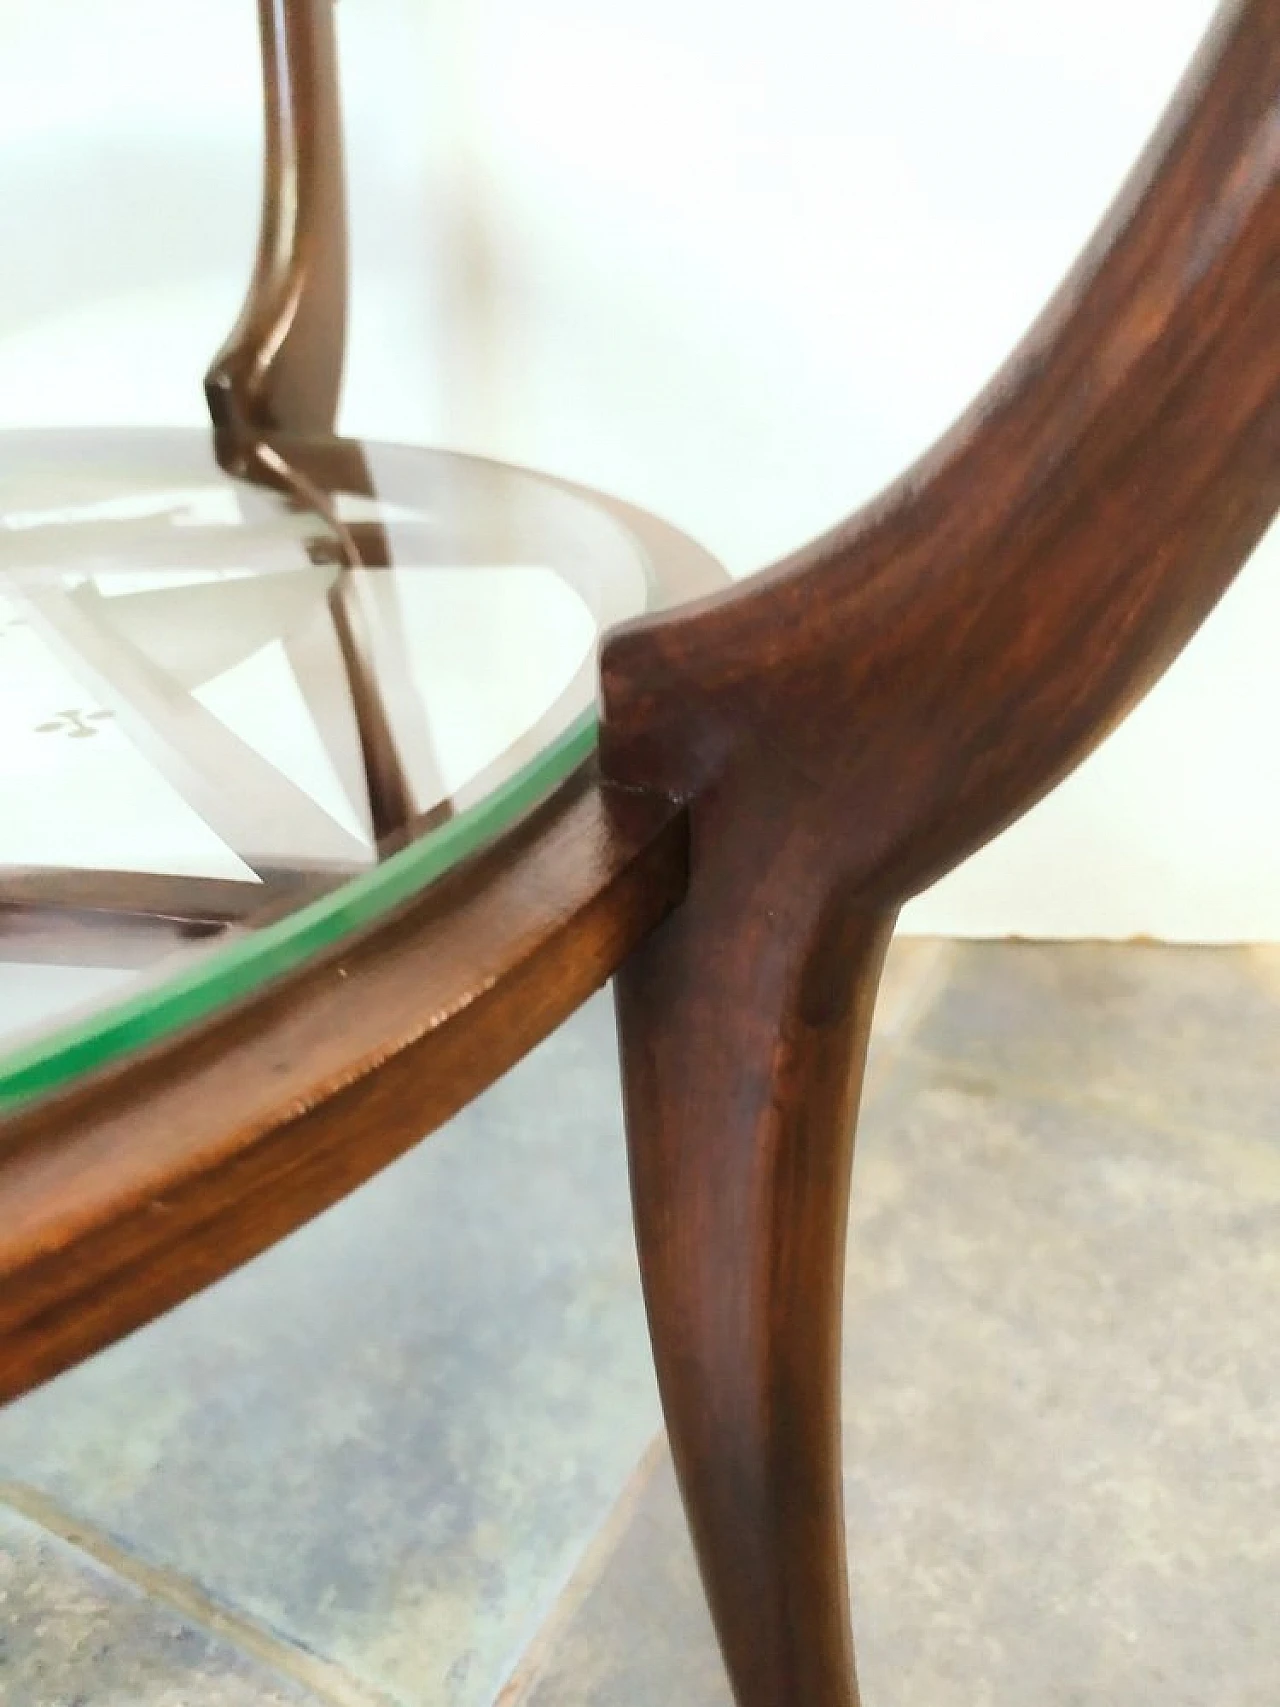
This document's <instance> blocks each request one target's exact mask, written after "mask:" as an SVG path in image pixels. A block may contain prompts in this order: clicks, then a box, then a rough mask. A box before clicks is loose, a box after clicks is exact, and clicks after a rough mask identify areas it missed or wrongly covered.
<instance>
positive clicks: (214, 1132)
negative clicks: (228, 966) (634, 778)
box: [0, 773, 685, 1400]
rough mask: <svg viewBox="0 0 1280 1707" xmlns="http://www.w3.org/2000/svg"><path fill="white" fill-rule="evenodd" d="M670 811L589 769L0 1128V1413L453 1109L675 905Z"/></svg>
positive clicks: (553, 1022) (277, 1233) (680, 866)
mask: <svg viewBox="0 0 1280 1707" xmlns="http://www.w3.org/2000/svg"><path fill="white" fill-rule="evenodd" d="M684 832H685V825H684V820H683V814H682V813H681V812H680V811H679V810H678V809H676V808H675V807H673V806H672V805H671V804H670V803H669V802H666V801H661V800H657V799H654V798H643V799H642V798H637V797H635V796H632V795H629V794H627V793H624V792H622V791H618V790H612V789H608V788H603V787H601V786H600V785H599V784H598V783H597V782H595V781H593V780H592V778H591V777H590V776H589V775H586V774H583V773H579V774H578V775H577V776H576V777H575V778H574V779H572V780H571V781H570V782H569V783H568V784H566V785H565V787H564V788H563V789H562V790H561V791H559V792H558V793H557V795H556V796H555V797H554V798H553V799H552V800H551V801H549V802H548V803H547V804H546V805H545V806H544V807H543V808H542V809H541V810H540V811H539V812H537V813H535V814H534V815H533V816H532V817H531V818H530V819H528V820H527V821H526V822H525V823H523V824H522V825H521V826H519V827H518V828H517V829H516V830H514V831H513V832H511V833H510V834H508V835H507V836H506V837H504V838H503V839H502V840H501V841H500V842H499V843H498V844H496V845H495V846H494V847H493V848H492V849H491V850H490V851H489V852H488V853H486V854H485V855H484V856H483V857H480V858H478V859H475V860H473V861H472V862H470V863H469V864H468V865H466V866H465V867H462V868H459V870H458V871H456V872H454V873H453V874H451V875H450V876H449V877H447V878H445V879H443V880H442V881H441V882H440V883H438V884H436V885H434V886H432V887H431V888H430V889H429V890H427V891H426V892H425V893H424V894H423V895H422V896H420V897H419V898H418V899H417V900H415V901H414V902H412V903H411V904H410V905H408V906H406V907H405V908H403V909H401V910H400V911H399V912H398V913H397V914H396V915H394V916H393V917H390V918H388V919H384V920H380V921H378V923H377V925H376V926H374V927H373V928H371V929H369V930H368V931H366V932H365V933H364V934H363V935H362V936H361V937H359V938H355V939H353V940H351V941H350V942H348V943H345V944H343V945H341V946H340V947H339V948H338V949H337V950H335V951H334V952H332V953H330V954H328V955H326V956H325V957H323V958H322V959H321V960H318V961H317V962H315V963H313V964H311V965H309V966H308V967H306V968H305V969H303V971H302V972H301V973H300V974H298V975H295V976H293V977H290V978H287V979H283V980H280V981H278V982H277V983H276V984H274V985H271V986H270V987H268V988H266V989H264V990H262V991H261V992H259V993H258V994H256V995H255V996H254V997H252V998H251V999H247V1000H246V1001H244V1002H243V1003H242V1004H241V1005H240V1006H239V1007H238V1008H236V1009H235V1010H233V1011H229V1012H227V1013H226V1014H224V1015H223V1016H221V1017H220V1018H219V1019H218V1020H216V1021H215V1022H213V1023H210V1024H207V1025H205V1026H203V1027H201V1028H199V1029H196V1030H192V1031H190V1032H187V1033H184V1034H182V1035H181V1036H180V1037H179V1038H178V1039H177V1040H176V1041H172V1042H170V1043H168V1044H166V1045H164V1046H161V1047H157V1048H156V1049H155V1050H153V1051H152V1052H151V1054H150V1055H149V1056H144V1057H142V1058H138V1057H134V1058H131V1060H130V1061H129V1062H128V1063H126V1064H125V1065H123V1066H122V1067H120V1068H118V1069H116V1070H115V1071H112V1072H108V1073H104V1074H101V1075H99V1076H98V1077H97V1078H94V1079H89V1080H85V1081H83V1082H81V1083H80V1084H78V1085H77V1087H76V1088H75V1089H74V1090H73V1091H71V1092H69V1093H67V1094H64V1095H63V1096H61V1097H58V1098H55V1099H53V1100H51V1101H48V1102H42V1103H40V1104H38V1105H37V1106H36V1107H35V1108H33V1109H32V1110H31V1111H30V1112H28V1113H26V1114H22V1115H18V1116H16V1117H12V1118H10V1119H9V1120H7V1121H5V1122H4V1124H3V1125H2V1126H0V1203H2V1204H3V1206H4V1213H3V1216H2V1217H0V1400H3V1399H6V1398H12V1397H13V1396H15V1395H16V1394H17V1393H20V1392H22V1391H23V1390H25V1389H26V1388H28V1387H30V1386H32V1385H34V1384H36V1383H37V1382H39V1381H41V1380H44V1379H47V1378H48V1377H49V1376H51V1375H54V1374H56V1373H57V1372H58V1371H59V1370H62V1369H65V1368H66V1367H68V1365H70V1364H72V1363H74V1362H76V1361H77V1360H79V1359H80V1358H83V1357H85V1356H87V1355H88V1354H89V1353H91V1352H93V1351H95V1350H97V1349H99V1348H101V1347H102V1346H104V1345H106V1344H108V1343H109V1342H110V1341H111V1340H113V1339H116V1338H118V1337H119V1336H120V1335H121V1334H123V1333H126V1332H128V1331H129V1330H130V1329H132V1328H134V1327H136V1326H138V1325H140V1324H141V1323H143V1322H145V1321H147V1320H149V1319H150V1318H151V1317H152V1316H154V1315H157V1314H159V1313H160V1312H161V1311H162V1310H165V1309H167V1308H169V1307H170V1306H171V1305H173V1304H175V1303H177V1302H179V1301H180V1300H181V1299H183V1298H186V1297H188V1296H189V1295H190V1294H191V1293H193V1292H195V1291H197V1290H199V1289H200V1288H201V1287H203V1286H205V1285H208V1284H209V1282H210V1281H212V1280H215V1279H217V1278H218V1277H219V1276H220V1275H223V1274H225V1273H227V1272H228V1271H229V1270H230V1269H232V1268H234V1267H235V1266H236V1265H237V1264H239V1263H241V1262H244V1261H245V1260H247V1258H249V1257H251V1256H253V1255H255V1254H256V1253H257V1252H259V1251H261V1250H263V1249H265V1248H266V1247H267V1246H268V1245H270V1244H272V1243H273V1242H274V1241H275V1240H277V1239H279V1238H281V1237H282V1236H283V1235H284V1234H286V1233H288V1232H290V1231H291V1230H292V1229H293V1228H294V1227H296V1226H298V1225H300V1224H301V1223H302V1222H303V1221H305V1220H306V1219H308V1218H309V1217H310V1216H312V1215H315V1214H317V1213H318V1212H319V1211H320V1210H322V1209H324V1208H325V1207H327V1206H328V1205H329V1204H331V1203H334V1202H336V1201H337V1200H338V1199H339V1198H340V1197H342V1196H343V1195H345V1194H346V1193H347V1192H349V1191H350V1190H351V1189H352V1188H353V1187H355V1186H356V1185H359V1184H360V1183H361V1182H362V1181H364V1180H365V1179H368V1178H369V1177H370V1175H371V1174H373V1173H374V1172H375V1171H376V1170H377V1169H379V1168H381V1167H383V1166H384V1165H385V1164H386V1163H387V1162H389V1161H391V1160H392V1159H393V1158H394V1157H395V1156H397V1155H399V1154H401V1153H402V1152H403V1151H404V1150H406V1149H407V1148H409V1147H410V1146H411V1145H412V1144H414V1143H416V1142H417V1141H418V1140H419V1139H421V1138H422V1137H423V1136H424V1135H425V1134H426V1133H428V1132H429V1131H431V1130H432V1129H433V1128H434V1127H436V1126H438V1125H439V1124H440V1123H441V1122H442V1121H444V1120H446V1119H448V1117H449V1116H450V1115H451V1114H453V1113H455V1112H456V1111H457V1110H458V1109H459V1108H461V1107H462V1106H463V1105H464V1104H465V1103H466V1102H467V1101H469V1100H470V1098H472V1097H473V1096H475V1095H476V1094H477V1093H478V1092H479V1091H481V1090H483V1089H484V1088H485V1086H486V1085H488V1084H490V1083H491V1082H492V1081H493V1080H494V1079H495V1078H497V1077H498V1076H499V1075H500V1074H501V1073H503V1072H505V1071H506V1070H507V1068H509V1067H510V1066H511V1065H513V1063H514V1062H515V1061H517V1060H518V1059H519V1058H520V1056H521V1055H523V1054H524V1053H525V1052H526V1051H527V1050H528V1049H530V1048H531V1047H532V1046H533V1045H534V1044H535V1043H537V1042H538V1041H539V1040H540V1039H541V1038H543V1037H545V1036H546V1035H547V1034H548V1033H549V1032H551V1031H552V1030H554V1029H555V1027H556V1026H558V1025H559V1024H560V1023H561V1021H562V1020H564V1019H565V1017H566V1016H567V1015H568V1014H569V1013H571V1012H572V1011H573V1009H574V1008H575V1007H577V1006H578V1005H579V1004H580V1003H581V1002H582V1001H584V1000H585V999H586V997H587V996H588V995H589V994H590V993H591V992H592V991H593V990H595V989H597V988H599V986H600V985H601V984H603V983H604V981H605V980H606V979H607V978H608V977H609V976H610V974H611V973H612V972H613V970H614V968H615V967H616V966H617V965H618V963H619V962H620V961H621V960H622V959H624V958H625V957H626V955H627V954H628V953H629V952H630V951H631V949H632V948H634V946H635V944H636V943H637V942H638V941H639V940H640V939H641V938H642V937H643V936H644V935H645V934H647V933H648V932H649V931H650V930H652V928H653V927H654V925H655V924H656V923H657V922H658V921H659V920H660V919H661V918H662V917H663V916H664V915H665V914H666V913H667V912H668V911H670V909H671V908H672V907H673V906H675V905H676V904H677V902H678V901H679V899H680V896H681V894H682V893H683V888H684V881H685V837H684Z"/></svg>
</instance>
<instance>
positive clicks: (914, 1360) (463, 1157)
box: [0, 942, 1280, 1707]
mask: <svg viewBox="0 0 1280 1707" xmlns="http://www.w3.org/2000/svg"><path fill="white" fill-rule="evenodd" d="M620 1128H621V1122H620V1115H619V1110H618V1100H617V1090H616V1070H615V1066H614V1058H613V1045H612V1036H611V1019H610V1014H609V1010H608V1007H607V1004H606V1002H605V1001H604V1000H603V999H599V1000H597V1001H596V1002H594V1003H592V1004H590V1005H589V1006H588V1007H587V1008H586V1009H584V1010H583V1012H582V1013H581V1014H580V1015H578V1017H577V1018H576V1019H575V1020H574V1021H573V1022H572V1023H571V1024H570V1025H568V1026H566V1027H565V1028H564V1029H563V1030H562V1031H561V1032H560V1034H559V1035H558V1036H557V1037H555V1038H553V1039H552V1040H551V1041H550V1042H549V1043H547V1044H546V1045H545V1046H544V1047H543V1048H542V1049H541V1050H539V1051H538V1052H537V1053H536V1054H535V1055H534V1056H532V1057H531V1058H530V1059H529V1060H528V1061H527V1062H526V1063H524V1065H522V1066H521V1067H520V1068H519V1069H518V1070H517V1071H516V1072H514V1073H512V1074H511V1075H510V1076H509V1077H508V1078H507V1079H506V1080H504V1081H503V1082H502V1083H501V1084H499V1085H497V1086H495V1087H494V1088H493V1090H491V1091H490V1092H489V1093H488V1095H487V1096H486V1097H485V1098H483V1099H482V1100H481V1102H479V1103H478V1104H476V1105H475V1106H474V1107H473V1108H472V1109H470V1110H469V1111H468V1112H467V1113H466V1114H465V1115H463V1116H462V1117H460V1118H459V1119H458V1120H456V1121H455V1122H454V1123H453V1124H452V1125H451V1126H450V1127H448V1128H447V1129H446V1130H445V1131H444V1132H443V1133H441V1134H439V1135H437V1137H436V1138H435V1139H433V1140H432V1142H431V1143H429V1144H426V1145H424V1146H423V1147H422V1149H421V1150H420V1151H419V1152H417V1153H416V1154H414V1155H413V1156H411V1157H409V1158H408V1159H407V1160H406V1161H404V1162H402V1163H401V1164H399V1165H398V1166H397V1167H396V1168H395V1169H393V1170H392V1171H391V1172H390V1173H389V1174H387V1175H385V1176H384V1177H383V1178H382V1179H380V1180H378V1181H375V1182H374V1183H373V1184H372V1185H371V1186H369V1187H367V1188H366V1189H365V1190H364V1191H362V1192H360V1193H358V1194H357V1195H356V1196H355V1197H354V1198H352V1199H350V1200H348V1202H346V1203H345V1204H343V1205H342V1206H340V1207H339V1208H338V1209H337V1210H335V1211H333V1212H332V1213H330V1214H329V1215H327V1216H325V1217H324V1218H322V1219H321V1220H320V1221H319V1222H317V1223H315V1224H314V1225H313V1226H312V1227H310V1228H308V1229H307V1230H305V1231H304V1232H303V1233H302V1234H300V1235H299V1236H297V1237H296V1238H295V1239H293V1240H291V1241H289V1242H288V1243H287V1244H285V1245H284V1246H282V1247H280V1248H278V1249H277V1250H276V1251H274V1252H272V1253H270V1254H269V1255H268V1256H267V1257H265V1258H263V1259H261V1260H259V1261H258V1262H256V1263H254V1264H253V1265H251V1266H250V1267H249V1268H248V1269H246V1270H244V1271H242V1272H241V1273H240V1274H238V1275H236V1276H235V1277H233V1278H232V1279H231V1280H229V1281H227V1282H225V1283H224V1284H222V1285H221V1286H219V1287H217V1288H215V1289H213V1290H212V1291H211V1292H209V1293H207V1294H205V1295H204V1296H203V1297H201V1298H199V1299H197V1300H195V1301H194V1302H192V1303H191V1304H189V1305H187V1306H186V1307H184V1308H183V1309H181V1310H178V1311H175V1312H174V1313H173V1315H171V1316H170V1317H168V1318H167V1319H165V1320H164V1321H162V1322H160V1323H157V1324H156V1325H155V1326H153V1327H151V1328H149V1329H148V1330H146V1331H145V1332H143V1333H140V1334H137V1335H135V1336H134V1337H133V1338H132V1339H130V1340H129V1341H127V1342H125V1343H124V1344H122V1345H120V1346H118V1347H116V1348H115V1349H113V1350H112V1351H110V1352H108V1353H106V1354H105V1355H103V1356H101V1357H99V1358H97V1359H96V1360H95V1361H94V1362H92V1363H91V1364H88V1365H86V1366H85V1367H83V1368H82V1369H79V1370H77V1371H75V1372H74V1373H73V1374H71V1375H69V1376H66V1377H64V1378H63V1379H61V1380H60V1381H57V1382H54V1383H53V1384H52V1385H50V1386H49V1387H47V1388H45V1389H44V1390H43V1391H41V1392H39V1393H37V1394H35V1395H33V1396H32V1397H30V1398H29V1399H27V1400H24V1401H23V1402H22V1403H20V1404H17V1405H14V1406H12V1407H10V1408H9V1410H8V1411H6V1412H5V1413H3V1415H0V1478H3V1485H2V1486H0V1700H3V1702H4V1703H5V1707H153V1704H161V1703H164V1704H168V1703H173V1704H175V1707H251V1704H262V1703H272V1704H274V1703H291V1704H308V1707H316V1704H317V1703H327V1704H329V1707H374V1704H375V1703H378V1704H382V1707H387V1704H392V1703H395V1704H400V1707H489V1704H490V1703H500V1704H501V1707H585V1704H587V1703H590V1704H592V1707H597V1704H604V1707H730V1703H729V1696H728V1693H727V1689H726V1686H725V1684H724V1682H723V1680H722V1677H721V1673H720V1669H719V1665H718V1662H717V1659H716V1654H715V1650H714V1644H713V1642H712V1638H711V1634H710V1630H709V1626H708V1622H707V1618H706V1615H705V1613H704V1611H703V1609H702V1603H701V1599H700V1596H699V1593H698V1589H697V1585H696V1579H695V1573H694V1567H693V1563H692V1559H691V1555H690V1551H689V1546H688V1543H687V1541H686V1539H685V1536H684V1532H683V1529H682V1526H681V1521H680V1516H679V1511H678V1505H677V1501H676V1497H675V1493H674V1488H673V1483H672V1478H671V1472H670V1465H669V1462H668V1459H667V1456H666V1452H665V1447H664V1445H663V1443H662V1438H661V1433H660V1427H659V1419H658V1410H657V1403H656V1399H655V1395H654V1390H653V1385H652V1380H651V1377H650V1373H649V1366H648V1359H647V1354H646V1347H645V1338H644V1328H643V1321H642V1314H641V1308H640V1300H639V1292H638V1286H637V1281H636V1275H635V1267H634V1259H633V1255H632V1250H631V1244H630V1235H629V1230H628V1221H627V1207H626V1186H625V1175H624V1168H623V1162H622V1148H621V1131H620ZM854 1197H855V1210H854V1219H853V1229H852V1239H851V1258H850V1264H849V1271H848V1303H847V1315H848V1323H847V1349H846V1407H845V1408H846V1435H847V1444H846V1464H847V1472H846V1500H847V1507H848V1514H849V1527H850V1536H851V1542H852V1554H853V1576H854V1593H855V1608H856V1611H855V1617H856V1624H857V1632H858V1640H859V1653H860V1661H861V1670H862V1679H863V1689H864V1695H865V1698H866V1700H867V1703H868V1707H987V1704H990V1707H1027V1704H1028V1703H1035V1707H1085V1704H1089V1707H1092V1704H1095V1703H1096V1704H1097V1707H1115V1704H1121V1703H1122V1704H1124V1707H1148V1704H1150V1707H1157V1704H1158V1707H1184V1704H1185V1707H1193V1704H1194V1707H1201V1704H1203V1703H1207V1702H1210V1701H1212V1702H1213V1703H1214V1707H1275V1704H1276V1702H1277V1701H1278V1700H1280V1619H1278V1618H1277V1616H1276V1612H1275V1606H1276V1592H1277V1587H1278V1586H1280V1404H1277V1397H1278V1396H1280V1335H1278V1334H1277V1333H1276V1331H1275V1328H1274V1324H1275V1322H1276V1321H1277V1319H1280V1237H1278V1235H1280V950H1276V951H1265V950H1233V951H1211V950H1187V949H1184V950H1174V949H1162V948H1156V947H1148V946H1138V945H1133V946H1124V947H1095V946H1071V947H1059V946H1033V945H1013V944H1008V945H986V946H978V945H973V946H957V945H943V944H937V943H929V942H904V943H900V944H898V945H897V946H896V948H895V951H894V955H893V959H892V962H891V968H890V975H889V978H888V981H887V985H886V989H885V993H884V996H883V998H882V1002H881V1008H880V1012H879V1016H878V1034H877V1042H876V1047H875V1051H874V1054H873V1061H872V1067H871V1073H870V1084H869V1090H868V1097H867V1106H866V1113H865V1117H864V1121H863V1129H862V1135H861V1139H860V1148H859V1156H858V1162H857V1167H856V1170H855V1192H854Z"/></svg>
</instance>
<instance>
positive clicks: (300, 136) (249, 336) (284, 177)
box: [205, 0, 347, 467]
mask: <svg viewBox="0 0 1280 1707" xmlns="http://www.w3.org/2000/svg"><path fill="white" fill-rule="evenodd" d="M333 12H334V0H258V17H259V29H260V34H261V39H262V74H263V95H264V102H263V106H264V114H265V132H266V135H265V142H266V147H265V151H264V183H263V197H262V216H261V226H260V229H259V234H258V252H257V258H256V260H255V262H254V267H253V275H252V278H251V280H250V284H249V291H248V295H247V296H246V298H245V303H244V308H243V309H242V311H241V314H240V318H239V320H238V321H237V322H236V325H235V327H234V328H233V329H232V332H231V334H230V336H229V337H228V339H227V341H226V343H225V344H224V345H223V347H222V349H221V350H220V351H219V352H218V355H217V357H216V358H215V360H214V362H213V365H212V366H211V367H210V369H209V372H208V373H207V375H206V376H205V395H206V397H207V399H208V402H209V410H210V413H211V414H212V416H213V420H214V424H215V426H216V428H217V430H218V435H219V441H220V444H219V449H220V457H221V459H222V460H223V461H224V464H225V465H226V466H227V467H236V466H240V465H242V464H243V463H245V462H247V461H248V460H250V459H251V454H252V451H253V449H254V448H255V446H256V443H257V440H258V438H259V436H260V435H261V434H263V433H267V432H271V431H275V430H286V431H289V432H295V433H329V432H332V431H333V427H334V423H335V420H336V418H337V412H338V397H339V394H340V391H341V388H342V368H343V358H344V355H345V349H346V305H347V223H346V186H345V180H344V175H343V154H342V121H341V111H340V106H339V88H338V66H337V58H336V51H335V41H334V17H333Z"/></svg>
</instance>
